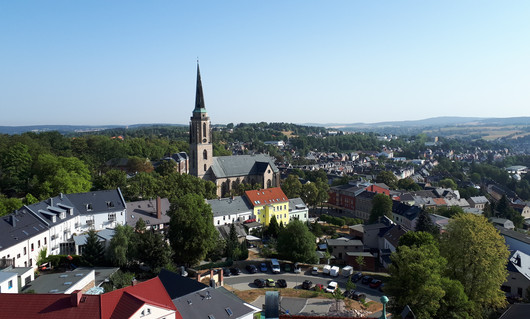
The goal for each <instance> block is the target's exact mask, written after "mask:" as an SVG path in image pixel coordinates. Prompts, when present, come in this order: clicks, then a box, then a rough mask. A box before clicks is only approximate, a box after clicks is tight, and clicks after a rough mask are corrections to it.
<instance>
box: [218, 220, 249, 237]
mask: <svg viewBox="0 0 530 319" xmlns="http://www.w3.org/2000/svg"><path fill="white" fill-rule="evenodd" d="M230 227H232V226H231V225H221V226H217V227H216V228H217V231H218V232H219V234H220V235H221V237H223V239H225V240H226V239H228V238H229V237H230ZM234 227H235V229H236V234H237V236H238V237H246V236H247V232H246V231H245V227H244V226H243V225H241V224H239V223H234Z"/></svg>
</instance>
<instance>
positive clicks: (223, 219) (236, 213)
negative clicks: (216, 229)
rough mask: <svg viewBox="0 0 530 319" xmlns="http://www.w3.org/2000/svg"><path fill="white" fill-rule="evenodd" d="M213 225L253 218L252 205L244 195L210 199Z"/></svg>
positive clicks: (208, 201)
mask: <svg viewBox="0 0 530 319" xmlns="http://www.w3.org/2000/svg"><path fill="white" fill-rule="evenodd" d="M206 202H207V203H208V204H209V205H210V207H211V208H212V213H213V224H214V226H220V225H229V224H232V223H242V222H245V221H247V220H250V219H253V218H255V215H254V209H253V206H252V205H251V204H250V202H249V200H248V199H247V198H246V197H244V196H234V197H230V198H219V199H210V200H206Z"/></svg>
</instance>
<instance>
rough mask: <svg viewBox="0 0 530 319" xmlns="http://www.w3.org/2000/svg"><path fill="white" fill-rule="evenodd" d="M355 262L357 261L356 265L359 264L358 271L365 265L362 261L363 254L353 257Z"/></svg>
mask: <svg viewBox="0 0 530 319" xmlns="http://www.w3.org/2000/svg"><path fill="white" fill-rule="evenodd" d="M355 262H356V263H357V265H358V266H359V271H363V267H364V265H365V261H364V257H363V256H360V255H359V256H357V257H356V258H355Z"/></svg>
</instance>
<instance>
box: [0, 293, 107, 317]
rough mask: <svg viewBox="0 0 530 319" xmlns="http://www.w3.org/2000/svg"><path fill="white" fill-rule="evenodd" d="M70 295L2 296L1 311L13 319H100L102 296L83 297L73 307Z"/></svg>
mask: <svg viewBox="0 0 530 319" xmlns="http://www.w3.org/2000/svg"><path fill="white" fill-rule="evenodd" d="M70 298H71V296H70V295H69V294H67V295H64V294H2V298H0V309H2V314H9V318H12V319H27V318H37V319H57V318H72V319H76V318H80V319H81V318H82V319H92V318H93V319H99V318H100V307H99V301H100V296H90V295H83V296H82V297H81V301H80V303H79V305H78V306H72V304H71V301H70Z"/></svg>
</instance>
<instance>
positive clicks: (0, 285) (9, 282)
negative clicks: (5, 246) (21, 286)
mask: <svg viewBox="0 0 530 319" xmlns="http://www.w3.org/2000/svg"><path fill="white" fill-rule="evenodd" d="M4 274H12V276H10V277H8V278H7V279H6V280H4V281H3V282H0V293H3V294H5V293H10V294H18V281H17V274H16V273H8V272H6V273H4ZM10 287H11V288H10Z"/></svg>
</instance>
